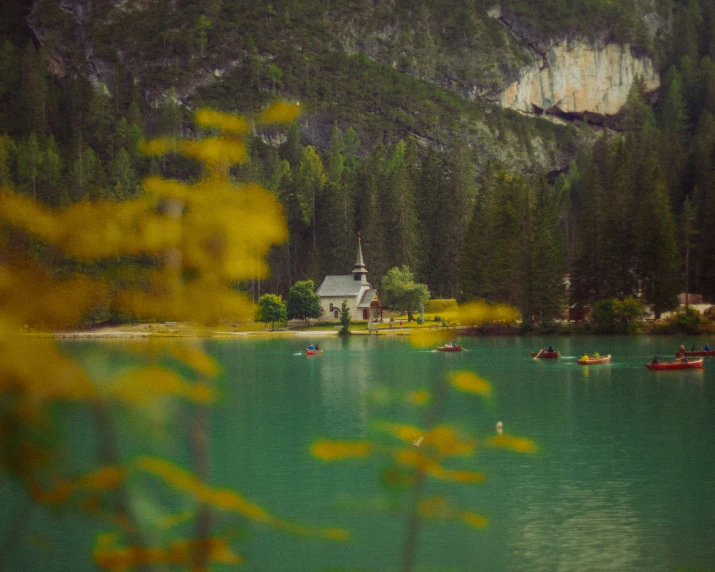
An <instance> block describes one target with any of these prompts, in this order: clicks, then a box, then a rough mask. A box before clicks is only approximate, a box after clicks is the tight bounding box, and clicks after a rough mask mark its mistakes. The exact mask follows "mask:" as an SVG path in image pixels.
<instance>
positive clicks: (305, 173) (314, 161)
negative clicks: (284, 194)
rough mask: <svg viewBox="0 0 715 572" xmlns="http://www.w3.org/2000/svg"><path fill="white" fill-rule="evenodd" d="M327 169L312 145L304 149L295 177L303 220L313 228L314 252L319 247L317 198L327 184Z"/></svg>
mask: <svg viewBox="0 0 715 572" xmlns="http://www.w3.org/2000/svg"><path fill="white" fill-rule="evenodd" d="M325 180H326V177H325V171H324V169H323V162H322V161H321V159H320V156H319V155H318V154H317V153H316V151H315V148H313V146H312V145H307V146H306V147H305V149H303V153H302V155H301V158H300V165H299V167H298V173H297V176H296V179H295V185H296V193H297V196H298V199H299V201H300V208H301V211H302V214H303V222H304V223H305V224H306V225H310V227H311V228H312V237H313V238H312V252H313V255H315V254H316V251H317V249H318V238H317V221H316V208H315V207H316V200H317V197H318V194H319V193H320V192H321V191H322V190H323V185H324V184H325Z"/></svg>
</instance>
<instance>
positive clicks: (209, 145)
mask: <svg viewBox="0 0 715 572" xmlns="http://www.w3.org/2000/svg"><path fill="white" fill-rule="evenodd" d="M177 147H178V149H179V151H180V152H181V153H182V154H184V155H187V156H188V157H194V158H195V159H198V160H199V161H201V162H202V163H206V164H207V165H226V166H228V165H233V164H236V163H243V162H244V161H245V160H246V143H245V142H244V141H242V140H240V139H233V138H229V137H213V138H211V139H202V140H201V141H194V140H191V139H181V140H180V141H178V142H177Z"/></svg>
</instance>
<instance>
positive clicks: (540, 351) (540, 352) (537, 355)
mask: <svg viewBox="0 0 715 572" xmlns="http://www.w3.org/2000/svg"><path fill="white" fill-rule="evenodd" d="M543 351H544V348H541V349H540V350H539V353H538V354H536V355H535V356H534V359H536V358H538V357H539V356H540V355H541V354H542V353H543Z"/></svg>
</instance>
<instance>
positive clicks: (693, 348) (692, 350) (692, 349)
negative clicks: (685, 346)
mask: <svg viewBox="0 0 715 572" xmlns="http://www.w3.org/2000/svg"><path fill="white" fill-rule="evenodd" d="M690 351H691V352H694V351H695V344H693V347H692V348H690Z"/></svg>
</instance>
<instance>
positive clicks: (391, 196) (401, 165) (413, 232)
mask: <svg viewBox="0 0 715 572" xmlns="http://www.w3.org/2000/svg"><path fill="white" fill-rule="evenodd" d="M413 168H414V165H413V164H411V162H410V157H409V156H408V154H407V146H406V145H405V142H404V141H400V142H398V143H397V145H396V146H395V150H394V152H393V154H392V157H391V158H390V161H389V162H388V163H387V165H386V175H387V179H386V181H385V196H384V199H385V203H383V204H384V212H385V215H386V216H385V221H386V223H387V226H386V228H385V239H386V244H390V246H391V251H390V252H389V254H388V256H389V261H388V262H389V264H390V265H393V266H397V265H407V266H411V267H413V268H414V266H415V264H416V263H417V260H418V257H417V248H418V243H417V213H416V211H415V195H414V187H413V176H414V170H413Z"/></svg>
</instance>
